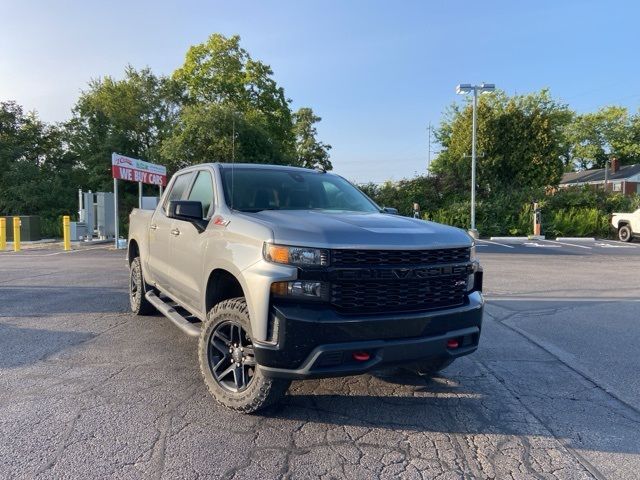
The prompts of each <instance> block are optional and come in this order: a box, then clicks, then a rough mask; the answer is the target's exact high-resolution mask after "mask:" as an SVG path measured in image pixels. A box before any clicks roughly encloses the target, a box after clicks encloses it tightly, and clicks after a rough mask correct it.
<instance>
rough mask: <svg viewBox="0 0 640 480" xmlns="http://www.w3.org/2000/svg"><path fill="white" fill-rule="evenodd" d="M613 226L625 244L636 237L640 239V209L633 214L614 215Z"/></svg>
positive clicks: (612, 218)
mask: <svg viewBox="0 0 640 480" xmlns="http://www.w3.org/2000/svg"><path fill="white" fill-rule="evenodd" d="M611 225H613V228H615V229H616V231H617V232H618V238H619V239H620V240H621V241H623V242H630V241H631V240H633V238H634V237H640V208H639V209H637V210H636V211H635V212H633V213H613V214H612V215H611Z"/></svg>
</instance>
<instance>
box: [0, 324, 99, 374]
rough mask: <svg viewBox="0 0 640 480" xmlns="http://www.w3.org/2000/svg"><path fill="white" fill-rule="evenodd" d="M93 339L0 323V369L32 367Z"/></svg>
mask: <svg viewBox="0 0 640 480" xmlns="http://www.w3.org/2000/svg"><path fill="white" fill-rule="evenodd" d="M93 337H94V334H92V333H88V332H64V331H59V330H48V329H35V328H26V327H17V326H14V325H7V324H2V323H0V369H4V368H16V367H23V366H27V365H32V364H34V363H37V362H39V361H42V360H43V359H45V358H46V357H48V356H50V355H53V354H56V353H58V352H61V351H63V350H66V349H67V348H70V347H73V346H74V345H78V344H79V343H82V342H85V341H87V340H89V339H91V338H93Z"/></svg>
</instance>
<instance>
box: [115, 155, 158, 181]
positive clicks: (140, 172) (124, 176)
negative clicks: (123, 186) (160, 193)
mask: <svg viewBox="0 0 640 480" xmlns="http://www.w3.org/2000/svg"><path fill="white" fill-rule="evenodd" d="M111 172H112V173H113V178H117V179H120V180H129V181H130V182H142V183H148V184H149V185H162V186H163V187H164V186H165V185H166V184H167V167H164V166H163V165H156V164H155V163H149V162H145V161H143V160H138V159H137V158H130V157H125V156H124V155H120V154H118V153H113V154H112V155H111Z"/></svg>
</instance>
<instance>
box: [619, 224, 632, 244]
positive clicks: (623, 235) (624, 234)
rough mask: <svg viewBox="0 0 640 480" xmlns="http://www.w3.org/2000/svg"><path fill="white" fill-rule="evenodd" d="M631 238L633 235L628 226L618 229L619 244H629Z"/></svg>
mask: <svg viewBox="0 0 640 480" xmlns="http://www.w3.org/2000/svg"><path fill="white" fill-rule="evenodd" d="M632 237H633V233H632V232H631V227H630V226H629V225H623V226H621V227H620V228H619V229H618V238H619V239H620V241H621V242H630V241H631V238H632Z"/></svg>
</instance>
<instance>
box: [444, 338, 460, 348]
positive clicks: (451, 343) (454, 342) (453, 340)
mask: <svg viewBox="0 0 640 480" xmlns="http://www.w3.org/2000/svg"><path fill="white" fill-rule="evenodd" d="M459 346H460V342H459V341H458V339H457V338H450V339H449V340H447V348H452V349H453V348H458V347H459Z"/></svg>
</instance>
